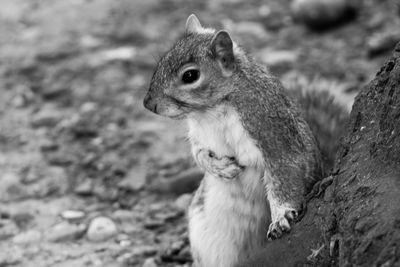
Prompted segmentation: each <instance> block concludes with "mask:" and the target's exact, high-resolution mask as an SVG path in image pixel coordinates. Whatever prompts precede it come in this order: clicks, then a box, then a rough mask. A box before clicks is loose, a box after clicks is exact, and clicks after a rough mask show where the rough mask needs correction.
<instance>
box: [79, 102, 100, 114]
mask: <svg viewBox="0 0 400 267" xmlns="http://www.w3.org/2000/svg"><path fill="white" fill-rule="evenodd" d="M97 108H98V105H97V103H95V102H85V103H83V104H82V106H81V108H80V111H81V112H82V113H91V112H94V111H96V110H97Z"/></svg>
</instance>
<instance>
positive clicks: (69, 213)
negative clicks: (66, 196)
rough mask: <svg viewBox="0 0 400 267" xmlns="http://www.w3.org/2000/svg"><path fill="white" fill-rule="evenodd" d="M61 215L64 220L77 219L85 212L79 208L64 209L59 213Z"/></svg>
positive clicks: (83, 215)
mask: <svg viewBox="0 0 400 267" xmlns="http://www.w3.org/2000/svg"><path fill="white" fill-rule="evenodd" d="M61 217H62V218H63V219H65V220H71V221H73V220H79V219H82V218H83V217H85V213H84V212H83V211H80V210H65V211H63V212H62V213H61Z"/></svg>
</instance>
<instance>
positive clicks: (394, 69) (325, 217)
mask: <svg viewBox="0 0 400 267" xmlns="http://www.w3.org/2000/svg"><path fill="white" fill-rule="evenodd" d="M335 166H336V167H335V169H334V173H333V174H332V175H331V176H330V177H328V178H326V179H324V180H323V181H321V182H320V183H318V184H317V185H315V186H314V189H313V191H312V192H311V193H310V195H309V203H308V210H307V212H306V213H305V216H304V217H303V218H302V219H301V221H300V222H298V223H296V224H295V225H294V227H293V229H292V232H291V233H290V234H287V235H285V236H284V237H283V238H281V239H279V240H275V241H273V242H268V244H267V247H266V248H265V249H263V251H260V252H259V253H258V254H257V256H256V257H254V259H252V260H251V261H247V262H245V263H243V264H241V265H240V266H400V43H399V44H397V46H396V49H395V51H394V53H393V57H392V58H391V59H390V60H389V61H387V62H386V63H385V65H384V66H383V67H382V68H381V70H380V71H379V72H378V74H377V76H376V77H375V79H374V80H373V81H371V82H370V83H369V84H368V85H367V86H366V87H365V88H364V89H363V90H362V91H361V92H360V93H359V95H358V96H357V97H356V100H355V103H354V105H353V109H352V112H351V115H350V121H349V125H348V128H347V134H346V136H345V137H344V138H343V140H342V142H341V148H340V150H339V153H338V155H337V160H336V164H335Z"/></svg>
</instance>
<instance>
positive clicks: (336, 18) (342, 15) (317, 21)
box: [291, 0, 358, 30]
mask: <svg viewBox="0 0 400 267" xmlns="http://www.w3.org/2000/svg"><path fill="white" fill-rule="evenodd" d="M357 9H358V8H357V7H356V6H355V4H354V3H352V1H348V0H295V1H293V3H292V6H291V10H292V14H293V17H294V18H295V19H296V20H297V21H300V22H302V23H304V24H305V25H306V26H307V27H309V28H310V29H313V30H325V29H328V28H332V27H335V26H338V25H339V24H342V23H344V22H347V21H350V20H352V19H354V18H355V17H356V14H357V11H358V10H357Z"/></svg>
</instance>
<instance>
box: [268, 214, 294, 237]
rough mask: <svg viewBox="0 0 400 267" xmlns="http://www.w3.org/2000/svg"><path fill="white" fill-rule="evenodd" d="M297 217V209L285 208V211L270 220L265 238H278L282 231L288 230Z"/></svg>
mask: <svg viewBox="0 0 400 267" xmlns="http://www.w3.org/2000/svg"><path fill="white" fill-rule="evenodd" d="M298 217H299V211H297V210H295V209H290V208H289V209H286V211H285V212H284V213H283V214H282V215H281V216H279V217H277V218H275V220H273V221H272V222H271V224H270V225H269V228H268V232H267V238H268V239H269V240H274V239H278V238H280V237H281V236H282V235H283V233H285V232H289V231H290V229H291V227H290V224H291V223H293V222H294V221H296V219H297V218H298Z"/></svg>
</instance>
